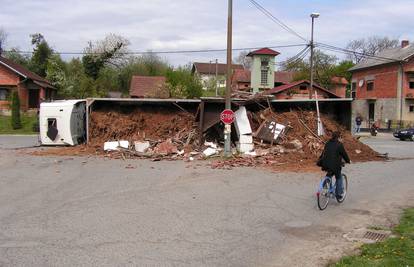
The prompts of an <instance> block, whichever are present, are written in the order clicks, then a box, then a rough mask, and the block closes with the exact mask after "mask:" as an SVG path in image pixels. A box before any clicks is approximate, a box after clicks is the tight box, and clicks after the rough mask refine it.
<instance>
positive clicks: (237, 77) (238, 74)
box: [232, 69, 250, 83]
mask: <svg viewBox="0 0 414 267" xmlns="http://www.w3.org/2000/svg"><path fill="white" fill-rule="evenodd" d="M232 81H233V82H235V83H238V82H241V83H250V70H244V69H243V70H240V69H237V70H234V73H233V77H232Z"/></svg>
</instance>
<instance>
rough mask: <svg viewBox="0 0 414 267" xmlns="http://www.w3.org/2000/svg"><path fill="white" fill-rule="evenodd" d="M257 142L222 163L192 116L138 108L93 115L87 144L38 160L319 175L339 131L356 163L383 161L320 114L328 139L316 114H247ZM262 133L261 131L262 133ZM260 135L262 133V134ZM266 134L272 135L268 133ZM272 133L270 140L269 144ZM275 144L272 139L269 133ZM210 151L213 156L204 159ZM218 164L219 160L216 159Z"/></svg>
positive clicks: (163, 110)
mask: <svg viewBox="0 0 414 267" xmlns="http://www.w3.org/2000/svg"><path fill="white" fill-rule="evenodd" d="M247 116H248V119H249V122H250V125H251V127H252V130H253V133H254V134H253V136H254V145H255V149H254V151H252V152H250V153H245V154H243V153H240V154H239V153H237V151H236V148H235V144H234V146H233V151H234V154H233V157H232V158H231V159H226V160H223V159H221V157H220V154H221V153H222V151H223V149H222V148H221V147H218V144H221V143H222V140H216V139H214V138H209V136H208V134H207V136H204V137H205V138H206V139H214V140H216V141H215V142H213V143H208V142H206V143H202V144H200V143H199V140H200V138H199V137H200V136H199V134H200V133H199V130H198V127H197V123H196V122H195V117H194V115H193V114H190V113H187V112H184V111H177V110H176V109H175V110H171V109H169V108H166V107H165V108H163V107H158V108H157V109H154V108H144V107H139V108H137V107H135V108H134V109H133V110H127V111H121V110H113V109H111V110H101V111H99V110H98V111H94V112H92V114H91V117H90V125H89V126H90V129H89V130H90V136H89V144H87V145H81V146H77V147H67V148H59V149H53V150H52V149H48V150H45V151H39V152H37V153H38V154H39V155H47V154H49V155H51V154H55V155H105V157H110V158H123V159H125V158H150V159H152V160H161V159H165V160H175V159H184V160H186V161H192V160H196V159H205V158H211V163H210V165H211V167H212V168H222V169H231V168H233V167H242V166H252V167H266V168H271V169H275V170H292V171H317V170H319V168H318V167H316V165H315V162H316V160H317V158H318V157H319V155H320V154H321V152H322V150H323V147H324V144H325V142H326V141H327V140H328V139H329V136H330V134H331V133H332V132H333V131H338V130H339V131H341V132H342V134H343V140H342V141H343V143H344V145H345V148H346V150H347V152H348V154H349V156H350V158H351V160H352V161H354V162H361V161H372V160H381V159H382V158H381V155H379V154H378V153H377V152H375V151H373V150H372V149H371V148H370V147H368V146H367V145H365V144H363V143H361V142H360V141H359V140H357V139H356V138H354V137H353V136H352V135H351V133H350V132H349V131H347V130H346V129H345V128H344V127H343V126H341V125H340V124H339V123H338V122H336V120H335V119H334V118H332V117H330V116H328V115H325V114H322V115H321V119H322V123H323V126H324V130H325V135H324V136H322V137H319V136H317V135H316V133H317V116H316V112H314V111H304V110H291V111H288V112H274V111H272V110H271V109H264V110H261V111H258V112H251V111H248V112H247ZM269 122H270V123H273V122H275V123H278V124H282V125H284V126H286V128H285V130H284V131H283V132H282V133H281V134H280V135H279V137H278V138H277V139H276V140H274V142H273V141H272V142H269V141H264V140H263V139H261V137H263V135H262V136H261V135H260V134H259V133H262V132H263V129H264V128H263V125H269ZM261 127H262V128H261ZM260 129H261V130H260ZM266 131H268V130H266ZM268 137H269V133H267V135H266V139H267V140H269V139H268ZM270 138H271V139H273V134H272V133H270ZM120 140H126V141H129V147H128V148H119V149H118V150H116V151H110V152H106V151H104V143H105V142H108V141H120ZM206 148H209V149H210V150H212V151H214V153H206V150H205V149H206ZM216 158H219V159H216Z"/></svg>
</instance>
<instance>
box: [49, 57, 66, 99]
mask: <svg viewBox="0 0 414 267" xmlns="http://www.w3.org/2000/svg"><path fill="white" fill-rule="evenodd" d="M66 72H67V71H66V62H64V61H63V60H62V59H61V58H60V56H59V55H53V56H51V57H50V58H49V59H48V60H47V65H46V79H48V80H49V81H50V82H51V83H52V84H53V86H55V87H56V88H57V89H58V94H60V91H61V90H62V88H63V87H64V86H65V85H66V82H67V81H66Z"/></svg>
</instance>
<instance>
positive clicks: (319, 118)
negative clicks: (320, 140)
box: [309, 13, 324, 136]
mask: <svg viewBox="0 0 414 267" xmlns="http://www.w3.org/2000/svg"><path fill="white" fill-rule="evenodd" d="M318 17H319V13H312V14H311V18H312V30H311V41H310V49H311V56H310V72H311V73H310V75H311V80H310V89H309V99H311V98H312V92H313V91H314V94H315V104H316V114H317V120H318V121H317V127H318V135H319V136H322V135H323V134H324V131H323V125H322V121H321V116H320V113H319V103H318V93H317V92H316V90H313V49H314V48H315V44H314V43H313V28H314V21H315V18H318Z"/></svg>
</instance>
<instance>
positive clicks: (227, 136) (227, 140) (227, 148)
mask: <svg viewBox="0 0 414 267" xmlns="http://www.w3.org/2000/svg"><path fill="white" fill-rule="evenodd" d="M232 13H233V0H228V18H227V77H226V106H225V107H226V109H231V100H230V94H231V65H232V64H231V49H232V43H231V42H232V21H233V18H232ZM224 156H225V157H229V156H231V125H230V124H226V125H225V126H224Z"/></svg>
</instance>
